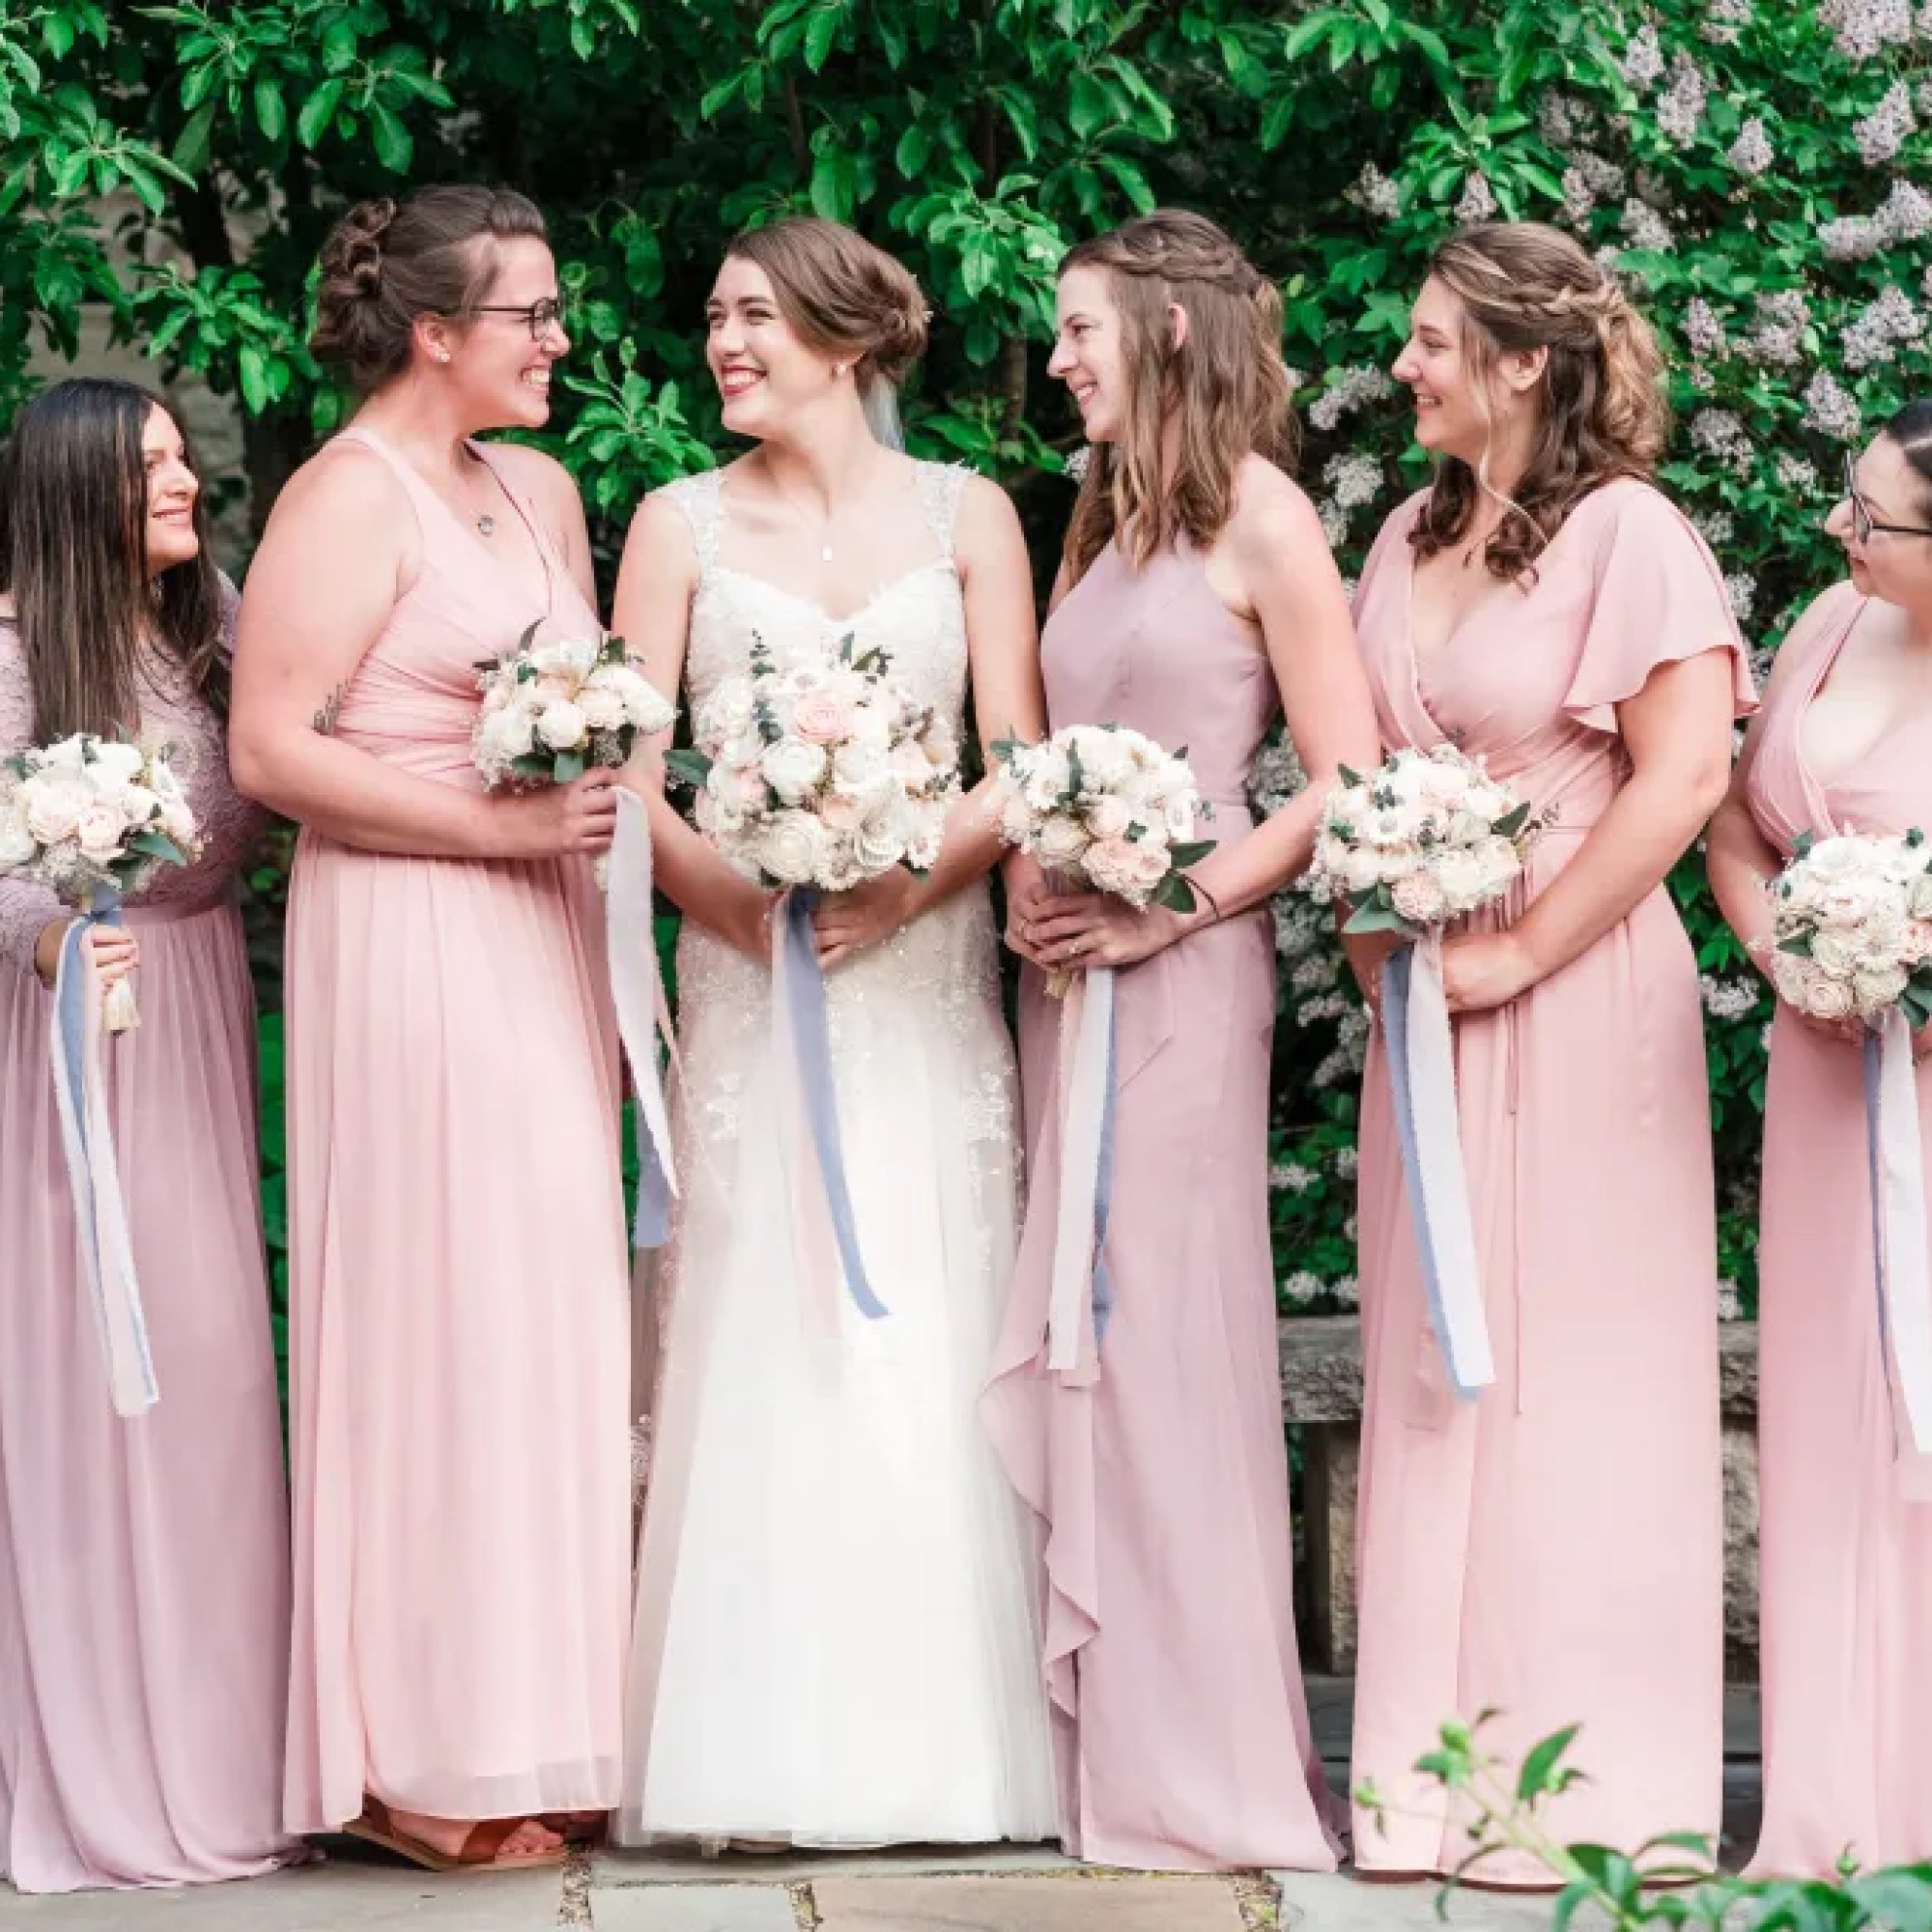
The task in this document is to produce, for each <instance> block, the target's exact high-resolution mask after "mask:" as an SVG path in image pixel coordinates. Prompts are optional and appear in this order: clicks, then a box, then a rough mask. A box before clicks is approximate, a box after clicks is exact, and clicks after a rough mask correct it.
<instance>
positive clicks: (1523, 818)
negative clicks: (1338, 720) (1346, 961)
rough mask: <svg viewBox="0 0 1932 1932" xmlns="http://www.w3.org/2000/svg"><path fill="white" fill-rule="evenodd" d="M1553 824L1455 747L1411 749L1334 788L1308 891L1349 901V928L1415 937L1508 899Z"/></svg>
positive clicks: (1479, 762) (1344, 777)
mask: <svg viewBox="0 0 1932 1932" xmlns="http://www.w3.org/2000/svg"><path fill="white" fill-rule="evenodd" d="M1547 822H1548V821H1547V820H1545V819H1541V818H1538V817H1536V816H1534V815H1532V812H1531V810H1530V807H1529V805H1528V803H1527V802H1526V801H1525V800H1522V799H1519V798H1518V797H1517V796H1516V794H1515V793H1514V792H1513V791H1512V790H1511V789H1510V788H1509V786H1507V785H1506V784H1503V783H1501V782H1499V781H1497V780H1495V779H1492V778H1491V777H1490V775H1489V773H1488V771H1487V770H1486V769H1485V767H1484V765H1483V762H1482V760H1481V759H1480V758H1472V757H1469V756H1468V755H1466V754H1465V753H1462V752H1459V751H1457V750H1456V748H1455V747H1454V746H1453V745H1438V746H1435V748H1433V749H1432V750H1430V751H1426V752H1424V751H1418V750H1415V749H1414V748H1412V747H1408V746H1405V747H1404V748H1403V749H1402V750H1401V751H1399V752H1396V753H1393V754H1392V755H1391V756H1390V757H1389V758H1388V759H1387V760H1386V762H1384V763H1383V764H1382V765H1381V766H1380V767H1379V768H1378V770H1377V771H1375V772H1374V773H1372V774H1371V775H1370V776H1369V777H1367V778H1362V777H1359V776H1358V775H1357V774H1355V773H1354V772H1351V771H1350V770H1348V769H1347V767H1346V766H1345V767H1344V768H1343V770H1342V774H1341V782H1340V783H1339V784H1338V785H1337V786H1336V787H1335V789H1334V790H1333V791H1332V792H1331V793H1330V794H1329V796H1328V802H1327V804H1326V806H1325V807H1324V808H1323V810H1322V814H1321V831H1320V833H1319V834H1318V835H1317V838H1316V843H1315V863H1314V865H1313V866H1312V867H1310V869H1309V873H1308V880H1307V884H1308V889H1309V891H1310V892H1311V893H1312V894H1313V895H1315V896H1316V897H1317V898H1319V899H1323V900H1334V899H1342V900H1345V901H1346V902H1347V903H1348V904H1349V906H1350V908H1351V912H1350V918H1349V921H1348V923H1347V924H1346V925H1345V926H1344V927H1343V930H1344V931H1345V932H1399V933H1404V934H1406V935H1407V936H1408V937H1409V938H1411V939H1418V938H1420V937H1422V936H1423V935H1424V934H1425V933H1427V932H1430V931H1432V930H1435V929H1436V928H1438V927H1440V926H1443V925H1446V924H1447V923H1449V922H1450V921H1451V920H1455V919H1460V918H1462V917H1463V915H1465V914H1467V913H1471V912H1474V911H1475V910H1476V909H1477V908H1478V907H1479V906H1484V905H1488V904H1489V903H1490V902H1491V901H1492V899H1496V898H1499V897H1501V895H1503V894H1504V893H1505V892H1506V891H1507V890H1508V889H1509V887H1510V885H1511V883H1512V882H1513V881H1514V880H1515V879H1517V878H1518V877H1519V876H1520V874H1521V872H1522V868H1523V866H1524V864H1525V862H1526V861H1527V859H1528V857H1529V850H1530V847H1531V846H1532V845H1533V844H1534V843H1535V841H1536V838H1537V836H1538V835H1539V834H1540V833H1541V832H1542V831H1543V829H1544V826H1545V824H1546V823H1547Z"/></svg>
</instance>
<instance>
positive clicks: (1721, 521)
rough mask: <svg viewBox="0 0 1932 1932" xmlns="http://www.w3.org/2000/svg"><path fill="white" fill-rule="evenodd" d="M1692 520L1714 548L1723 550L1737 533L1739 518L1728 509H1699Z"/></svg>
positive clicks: (1699, 533)
mask: <svg viewBox="0 0 1932 1932" xmlns="http://www.w3.org/2000/svg"><path fill="white" fill-rule="evenodd" d="M1690 521H1691V523H1692V524H1693V525H1694V526H1696V530H1697V534H1698V535H1699V536H1700V537H1702V538H1703V539H1704V541H1705V542H1706V543H1707V544H1709V545H1710V546H1711V548H1712V549H1713V550H1722V549H1723V547H1724V546H1725V545H1726V544H1727V543H1729V542H1730V540H1731V538H1732V537H1733V536H1734V535H1736V533H1737V520H1736V519H1735V518H1734V517H1733V516H1732V515H1731V513H1730V512H1729V511H1728V510H1699V511H1697V512H1696V513H1694V514H1693V515H1692V517H1691V519H1690Z"/></svg>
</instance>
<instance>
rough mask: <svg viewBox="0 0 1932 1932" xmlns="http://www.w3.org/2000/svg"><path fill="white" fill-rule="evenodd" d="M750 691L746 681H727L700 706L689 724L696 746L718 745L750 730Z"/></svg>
mask: <svg viewBox="0 0 1932 1932" xmlns="http://www.w3.org/2000/svg"><path fill="white" fill-rule="evenodd" d="M752 704H753V697H752V687H751V683H750V681H749V680H748V679H746V678H742V677H727V678H726V679H725V682H724V683H723V684H721V685H720V686H719V687H718V689H717V690H716V691H714V692H713V693H712V694H711V696H709V697H707V698H706V699H705V700H704V702H703V703H702V704H700V705H699V706H698V707H697V716H696V718H695V719H694V720H693V721H692V724H693V728H694V730H695V731H696V735H697V739H698V742H699V743H700V744H705V745H722V744H723V743H724V742H725V739H727V738H736V737H740V736H742V735H743V734H744V733H745V732H747V731H749V730H750V729H751V728H752Z"/></svg>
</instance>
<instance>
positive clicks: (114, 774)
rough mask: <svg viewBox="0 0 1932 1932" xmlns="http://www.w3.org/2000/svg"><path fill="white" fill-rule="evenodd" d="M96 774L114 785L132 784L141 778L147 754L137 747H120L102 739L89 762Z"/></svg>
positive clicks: (120, 745)
mask: <svg viewBox="0 0 1932 1932" xmlns="http://www.w3.org/2000/svg"><path fill="white" fill-rule="evenodd" d="M89 762H90V763H91V764H92V765H93V767H94V770H95V771H96V773H97V774H98V775H99V777H101V778H104V779H107V780H110V781H112V782H113V783H115V784H132V783H133V782H134V781H135V780H136V779H138V778H139V777H140V776H141V772H142V770H143V768H144V767H145V766H146V764H147V762H148V754H147V753H145V752H144V751H142V750H141V748H140V746H138V745H122V744H116V743H112V742H110V741H108V740H105V739H103V740H102V741H101V742H100V743H99V745H97V746H96V747H95V749H94V756H93V758H92V759H91V760H90V761H89Z"/></svg>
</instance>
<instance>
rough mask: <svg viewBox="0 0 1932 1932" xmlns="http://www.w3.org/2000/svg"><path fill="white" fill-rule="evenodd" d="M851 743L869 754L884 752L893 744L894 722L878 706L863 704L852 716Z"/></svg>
mask: <svg viewBox="0 0 1932 1932" xmlns="http://www.w3.org/2000/svg"><path fill="white" fill-rule="evenodd" d="M850 742H851V743H852V744H854V745H856V746H859V747H860V748H861V749H862V750H865V751H867V752H884V751H886V750H887V749H888V748H889V747H890V746H891V744H892V742H893V722H892V719H891V718H890V717H889V716H888V715H887V713H886V711H885V710H884V708H882V707H881V706H879V705H877V704H862V705H860V706H859V707H858V708H857V710H855V711H854V712H853V714H852V732H851V738H850Z"/></svg>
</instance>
